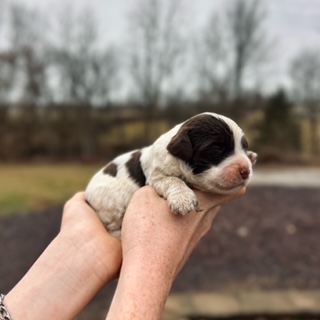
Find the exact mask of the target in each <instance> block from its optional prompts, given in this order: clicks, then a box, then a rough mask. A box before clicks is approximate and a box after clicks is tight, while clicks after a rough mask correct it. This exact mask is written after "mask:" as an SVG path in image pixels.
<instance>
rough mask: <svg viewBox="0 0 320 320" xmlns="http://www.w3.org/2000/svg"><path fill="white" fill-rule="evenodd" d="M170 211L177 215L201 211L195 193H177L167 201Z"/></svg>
mask: <svg viewBox="0 0 320 320" xmlns="http://www.w3.org/2000/svg"><path fill="white" fill-rule="evenodd" d="M167 201H168V203H169V207H170V210H171V211H172V212H173V213H175V214H181V215H183V216H184V215H186V214H188V213H190V212H192V211H201V209H200V208H199V203H198V199H197V197H196V195H195V194H194V192H193V191H191V190H190V191H182V192H177V193H175V194H173V195H171V196H170V197H168V199H167Z"/></svg>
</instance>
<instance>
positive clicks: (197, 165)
mask: <svg viewBox="0 0 320 320" xmlns="http://www.w3.org/2000/svg"><path fill="white" fill-rule="evenodd" d="M247 147H248V145H247V141H246V139H245V138H244V134H243V132H242V130H241V129H240V128H239V126H238V125H237V124H236V123H235V122H234V121H232V120H231V119H229V118H227V117H224V116H221V115H218V114H214V113H203V114H200V115H197V116H195V117H193V118H191V119H189V120H187V121H185V122H184V123H182V124H179V125H177V126H175V127H174V128H173V129H171V130H170V131H168V132H167V133H165V134H163V135H162V136H160V138H158V139H157V140H156V141H155V142H154V143H153V144H152V145H151V146H149V147H146V148H143V149H141V150H135V151H132V152H128V153H126V154H123V155H120V156H119V157H117V158H115V159H114V160H113V161H112V162H110V163H109V164H108V165H107V166H106V167H104V168H102V169H101V170H100V171H99V172H98V173H97V174H96V175H95V176H94V177H93V178H92V179H91V181H90V182H89V185H88V187H87V190H86V195H87V200H88V202H89V203H90V205H91V206H92V207H93V208H94V209H95V210H96V212H97V213H98V215H99V217H100V218H101V220H102V221H103V223H104V224H105V226H106V228H107V230H108V231H109V232H110V233H111V234H112V235H114V236H115V237H117V238H120V236H121V224H122V219H123V215H124V213H125V210H126V208H127V206H128V204H129V201H130V199H131V197H132V195H133V193H134V192H135V191H136V190H138V189H139V188H140V187H142V186H144V185H145V184H148V185H151V186H152V187H154V188H155V190H156V191H157V193H158V194H159V195H160V196H162V197H164V198H165V199H167V201H168V204H169V206H170V209H171V210H172V211H173V212H174V213H177V214H182V215H185V214H187V213H189V212H191V211H194V210H199V208H198V201H197V198H196V195H195V194H194V192H193V191H192V190H191V189H190V187H192V188H195V189H198V190H201V191H205V192H210V193H219V194H230V193H236V192H239V191H240V189H241V188H243V187H244V186H245V185H246V184H247V183H248V182H249V180H250V177H251V172H252V164H253V163H255V161H256V154H255V153H253V152H251V151H248V150H247ZM189 186H190V187H189Z"/></svg>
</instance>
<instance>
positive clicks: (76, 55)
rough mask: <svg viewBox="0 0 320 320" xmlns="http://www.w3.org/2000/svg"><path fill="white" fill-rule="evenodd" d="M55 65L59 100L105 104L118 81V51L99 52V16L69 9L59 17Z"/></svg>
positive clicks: (55, 45) (106, 50)
mask: <svg viewBox="0 0 320 320" xmlns="http://www.w3.org/2000/svg"><path fill="white" fill-rule="evenodd" d="M53 51H54V54H53V58H52V60H53V66H54V69H55V76H56V77H57V78H58V81H56V82H57V83H58V88H56V90H57V89H58V90H57V91H60V96H59V97H58V100H60V101H61V102H64V103H68V104H70V103H71V104H78V105H94V104H98V105H105V104H107V103H108V102H109V101H110V96H111V93H112V91H113V90H114V88H115V84H116V83H117V81H118V71H119V68H118V59H117V54H116V52H115V49H112V48H108V49H99V48H98V34H97V28H96V24H95V17H94V16H93V13H92V12H91V11H88V10H87V11H83V12H81V13H80V15H77V14H76V13H73V10H72V7H67V8H66V7H65V8H64V10H63V11H62V14H60V15H59V17H58V30H57V37H56V40H55V44H54V50H53Z"/></svg>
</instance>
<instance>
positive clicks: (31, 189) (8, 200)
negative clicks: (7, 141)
mask: <svg viewBox="0 0 320 320" xmlns="http://www.w3.org/2000/svg"><path fill="white" fill-rule="evenodd" d="M99 168H100V167H99V166H93V165H90V166H82V165H72V164H70V165H69V164H68V165H0V216H4V215H9V214H13V213H19V212H29V211H34V210H41V209H44V208H48V207H50V206H54V205H61V204H64V203H65V201H66V200H67V199H68V198H70V197H71V196H72V195H73V194H74V193H75V192H77V191H80V190H84V189H85V187H86V185H87V183H88V181H89V179H90V178H91V176H92V175H93V174H94V173H95V172H96V171H97V170H98V169H99Z"/></svg>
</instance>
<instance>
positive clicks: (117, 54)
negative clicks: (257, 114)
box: [0, 0, 320, 159]
mask: <svg viewBox="0 0 320 320" xmlns="http://www.w3.org/2000/svg"><path fill="white" fill-rule="evenodd" d="M0 12H1V14H0V35H1V38H2V43H1V42H0V105H1V106H2V107H1V110H2V111H1V114H0V116H1V118H0V125H1V127H2V130H1V129H0V130H1V131H2V132H3V135H2V138H1V139H2V143H1V144H2V145H3V143H4V144H6V145H8V146H10V144H11V143H14V145H15V146H17V145H23V146H24V147H25V148H27V146H28V145H32V143H29V142H30V141H29V140H28V141H29V142H28V141H25V142H23V141H24V140H23V139H25V140H26V139H31V138H30V137H29V138H28V134H30V132H31V131H32V130H33V131H34V135H35V136H36V135H37V134H38V135H39V132H41V131H42V132H46V131H48V130H46V129H47V128H49V127H50V124H51V126H53V124H52V123H56V124H55V126H53V127H51V131H50V132H51V133H47V132H46V134H47V135H48V136H47V137H46V136H45V135H42V140H43V143H38V145H41V146H42V147H39V146H38V147H28V148H29V149H28V150H29V151H24V152H21V151H20V153H19V152H18V154H20V156H21V157H22V158H24V157H26V158H28V154H29V153H31V154H33V153H37V152H39V153H41V152H43V153H44V154H49V155H50V154H57V155H59V154H60V155H62V154H63V152H64V151H63V150H64V148H65V149H68V146H64V147H62V146H63V145H64V143H66V141H67V140H68V138H67V136H68V135H69V137H71V136H76V137H77V139H75V140H77V141H78V142H77V143H75V145H72V146H71V145H70V146H69V147H70V150H73V149H74V152H73V153H72V154H81V155H83V156H85V155H87V156H88V157H89V156H90V155H95V154H98V153H97V152H98V151H97V148H95V147H94V145H96V143H95V141H97V140H99V136H100V134H102V133H103V124H101V123H99V121H101V119H104V120H105V124H107V125H109V126H110V127H112V125H114V124H115V123H117V121H122V120H123V118H121V117H119V119H116V120H115V119H114V118H113V117H110V116H109V115H107V114H106V115H104V114H105V113H103V110H110V109H112V110H114V109H117V108H121V106H122V107H123V106H126V107H128V106H139V107H140V108H141V110H140V109H139V112H138V114H139V116H140V117H142V118H143V119H144V123H145V133H144V136H145V137H148V136H150V135H151V134H150V133H152V130H153V126H154V120H157V119H158V118H159V116H161V117H162V116H163V115H167V116H168V117H169V118H170V117H171V118H172V117H173V116H174V115H177V114H180V115H181V118H182V115H184V114H185V113H186V112H187V113H188V112H189V111H185V112H184V111H181V110H180V109H181V108H182V109H183V108H185V109H186V108H187V106H189V108H191V107H192V108H193V110H196V109H197V108H198V109H199V106H201V107H200V109H201V108H203V109H206V110H214V109H215V108H216V109H219V111H220V110H221V111H222V112H223V113H225V114H230V115H232V116H233V117H234V118H235V119H236V120H239V121H241V120H242V119H243V117H244V116H245V115H246V114H247V112H248V110H250V106H251V105H252V103H253V101H254V103H257V104H258V107H261V108H262V109H263V108H264V107H265V108H264V109H263V110H268V109H267V108H266V106H267V105H269V103H270V104H272V103H274V101H279V100H277V99H274V96H279V95H280V100H281V99H283V101H282V100H281V101H282V102H283V104H284V105H286V104H287V105H288V106H289V105H290V106H291V105H292V104H293V103H300V104H301V105H304V108H305V109H304V111H305V113H306V114H307V115H308V116H309V118H310V119H311V122H312V128H313V129H312V130H313V131H314V134H313V137H314V139H316V130H317V125H318V124H317V122H316V120H315V119H316V115H317V114H318V113H319V101H320V55H319V48H316V47H315V48H314V49H308V50H307V49H305V50H303V51H301V52H300V53H299V54H298V55H297V56H296V57H294V58H293V60H292V61H291V62H290V68H289V71H288V77H289V78H290V80H291V81H290V87H289V89H287V91H288V92H287V93H285V92H284V90H282V91H281V90H280V93H277V94H276V95H272V97H271V98H268V97H267V94H266V93H265V90H264V86H263V81H262V80H263V79H264V78H265V72H267V71H266V70H267V69H268V66H269V65H270V63H272V60H273V59H276V52H274V49H273V48H274V40H273V38H272V35H270V34H269V32H268V30H267V26H266V19H267V15H268V13H267V10H266V7H265V4H264V2H263V1H261V0H250V1H248V0H230V1H229V2H228V5H226V6H225V7H224V8H223V9H221V10H220V11H215V12H212V14H211V15H210V17H209V19H208V21H207V22H206V24H205V25H204V26H203V27H201V28H198V29H197V30H196V32H195V31H194V29H193V28H192V27H190V26H191V25H192V16H191V14H190V12H189V13H188V10H187V8H186V7H184V2H183V1H181V0H180V1H164V0H139V1H136V2H135V3H134V5H133V7H132V8H131V11H130V13H129V14H128V17H127V21H128V34H127V37H124V39H119V43H118V44H117V45H110V44H109V45H106V46H104V43H105V41H104V36H101V35H99V28H98V27H99V26H98V25H97V24H96V18H95V16H94V14H93V13H92V12H91V11H90V10H88V9H83V10H82V11H81V10H80V11H79V10H75V8H74V7H72V6H71V5H68V4H65V5H64V7H62V8H61V10H60V11H57V12H47V11H44V10H41V11H37V10H34V9H30V7H27V6H25V5H23V4H22V3H18V2H10V3H8V2H5V1H4V0H0ZM287 96H289V97H290V98H289V99H288V100H290V102H289V101H288V103H287V101H284V100H287ZM281 97H282V98H281ZM270 101H271V102H270ZM18 109H19V110H18ZM49 109H50V110H52V111H48V110H49ZM66 109H69V111H68V110H66ZM271 109H272V108H271ZM39 110H41V111H39ZM53 110H54V111H53ZM71 110H72V112H71ZM179 110H180V111H179ZM272 110H273V109H272ZM284 110H287V109H286V108H285V109H284ZM288 110H290V108H289V107H288ZM105 112H107V111H105ZM264 112H265V117H264V118H265V119H267V120H268V121H269V122H270V121H271V122H272V121H274V119H275V118H276V117H272V116H270V110H269V115H268V113H267V111H264ZM190 113H192V112H190ZM276 113H277V110H275V113H271V114H276ZM74 114H75V115H74ZM110 114H113V111H112V112H111V113H110ZM280 114H281V112H280V113H278V114H277V116H280ZM284 116H285V117H287V119H286V121H288V120H290V119H291V118H290V117H291V111H290V112H288V113H283V114H281V117H284ZM69 118H70V119H69ZM109 118H110V119H112V121H111V122H110V121H108V119H109ZM129 118H130V117H129ZM28 119H29V120H28ZM35 119H36V120H35ZM66 119H69V120H68V121H69V122H68V121H67V120H66ZM121 119H122V120H121ZM130 119H131V118H130ZM283 120H284V119H281V120H280V122H281V121H283ZM28 121H29V124H28ZM55 121H56V122H55ZM130 121H131V120H130ZM36 123H38V125H36ZM65 126H67V127H65ZM22 128H23V129H22ZM28 128H29V129H30V130H29V129H28ZM75 128H78V129H77V130H76V129H75ZM97 128H101V129H99V130H98V129H97ZM265 128H266V127H265ZM72 129H74V130H73V131H72ZM23 130H24V131H23ZM28 130H29V131H28ZM283 130H284V129H283V128H282V131H283ZM290 130H291V129H290ZM290 130H289V131H288V135H290V134H289V133H290V132H291V131H290ZM284 131H286V130H284ZM18 132H20V138H21V139H22V140H21V139H18V138H17V136H18ZM55 135H56V138H55V139H56V140H57V139H58V138H57V137H60V139H58V140H57V141H56V142H54V140H55V139H53V140H50V139H49V137H54V136H55ZM260 136H261V137H260V138H259V139H257V141H264V143H266V140H265V138H263V137H262V136H263V134H262V133H261V135H260ZM47 139H49V140H47ZM31 140H36V141H38V140H41V139H40V138H37V139H36V138H34V139H31ZM46 141H50V142H52V144H50V143H49V145H48V144H47V145H46ZM59 141H60V142H59ZM146 142H147V141H146ZM261 143H262V142H261ZM314 143H317V141H314ZM36 145H37V144H36ZM54 145H55V146H56V147H55V148H54V147H53V146H54ZM37 148H38V149H39V148H40V149H41V148H42V151H41V152H40V149H39V150H38V151H37V152H35V150H36V149H37ZM14 149H15V148H13V149H12V150H14ZM17 149H18V148H17ZM20 149H21V148H20ZM32 150H33V151H32ZM57 150H60V151H59V152H58V151H57ZM3 152H4V151H3ZM3 152H2V153H3ZM68 152H69V151H68ZM22 155H23V156H22ZM20 156H18V155H16V156H12V155H11V156H8V153H7V154H4V155H2V156H1V158H2V159H4V158H6V157H7V158H15V157H16V158H19V157H20Z"/></svg>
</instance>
